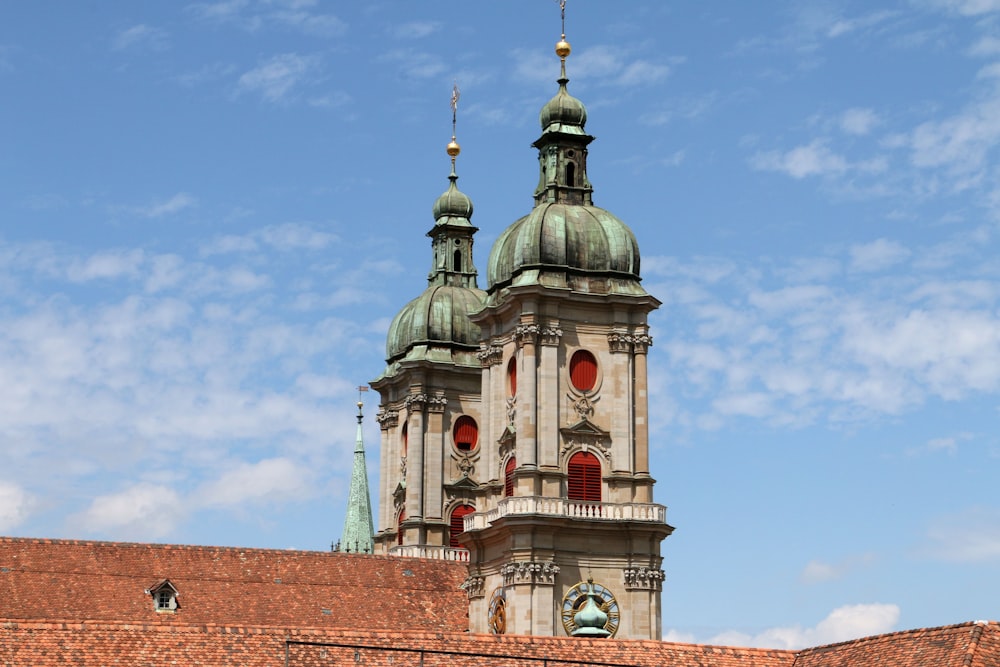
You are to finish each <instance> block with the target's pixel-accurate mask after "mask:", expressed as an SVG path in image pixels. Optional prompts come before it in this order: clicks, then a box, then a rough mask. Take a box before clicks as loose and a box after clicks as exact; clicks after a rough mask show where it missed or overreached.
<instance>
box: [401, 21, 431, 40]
mask: <svg viewBox="0 0 1000 667" xmlns="http://www.w3.org/2000/svg"><path fill="white" fill-rule="evenodd" d="M441 27H442V24H441V22H440V21H410V22H409V23H403V24H402V25H398V26H394V27H392V28H391V29H390V30H389V33H390V34H391V35H392V36H393V37H398V38H400V39H422V38H424V37H428V36H430V35H433V34H434V33H436V32H438V31H439V30H440V29H441Z"/></svg>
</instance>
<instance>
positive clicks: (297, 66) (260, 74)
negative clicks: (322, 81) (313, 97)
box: [237, 53, 317, 103]
mask: <svg viewBox="0 0 1000 667" xmlns="http://www.w3.org/2000/svg"><path fill="white" fill-rule="evenodd" d="M316 66H317V63H316V59H315V58H312V57H308V56H300V55H298V54H295V53H283V54H280V55H277V56H273V57H272V58H270V59H269V60H267V61H266V62H264V63H262V64H261V65H258V66H257V67H255V68H253V69H251V70H248V71H247V72H244V73H243V74H242V75H241V76H240V78H239V81H238V82H237V89H238V91H239V92H241V93H257V94H259V95H260V96H261V97H263V98H264V99H265V100H267V101H268V102H274V103H278V102H286V101H288V100H289V98H290V97H291V95H292V93H293V91H294V89H295V88H296V87H298V86H300V85H301V84H302V83H304V82H305V81H307V80H308V78H309V75H310V73H311V72H312V70H313V69H314V68H315V67H316Z"/></svg>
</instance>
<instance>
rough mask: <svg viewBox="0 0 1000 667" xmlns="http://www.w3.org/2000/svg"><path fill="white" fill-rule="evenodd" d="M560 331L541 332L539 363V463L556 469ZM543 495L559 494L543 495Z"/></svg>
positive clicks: (550, 327)
mask: <svg viewBox="0 0 1000 667" xmlns="http://www.w3.org/2000/svg"><path fill="white" fill-rule="evenodd" d="M561 339H562V330H561V329H560V328H559V324H558V323H551V322H550V323H549V324H548V325H547V326H546V327H544V328H543V329H542V331H541V336H540V343H541V345H540V348H541V349H540V350H539V364H538V378H539V381H538V404H539V405H542V406H544V409H542V410H539V411H538V441H539V446H538V463H539V464H540V465H542V466H549V467H553V468H558V467H559V426H560V411H559V405H560V402H559V343H560V342H561ZM543 495H558V489H557V490H556V491H555V493H553V494H549V493H545V492H543Z"/></svg>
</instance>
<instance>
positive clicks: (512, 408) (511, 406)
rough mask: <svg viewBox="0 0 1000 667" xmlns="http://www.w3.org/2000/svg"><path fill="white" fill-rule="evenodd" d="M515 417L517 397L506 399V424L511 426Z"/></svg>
mask: <svg viewBox="0 0 1000 667" xmlns="http://www.w3.org/2000/svg"><path fill="white" fill-rule="evenodd" d="M516 416H517V396H508V397H507V423H508V424H513V423H514V417H516Z"/></svg>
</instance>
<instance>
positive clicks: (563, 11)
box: [558, 0, 566, 39]
mask: <svg viewBox="0 0 1000 667" xmlns="http://www.w3.org/2000/svg"><path fill="white" fill-rule="evenodd" d="M558 2H559V18H560V19H562V38H563V39H566V0H558Z"/></svg>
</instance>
